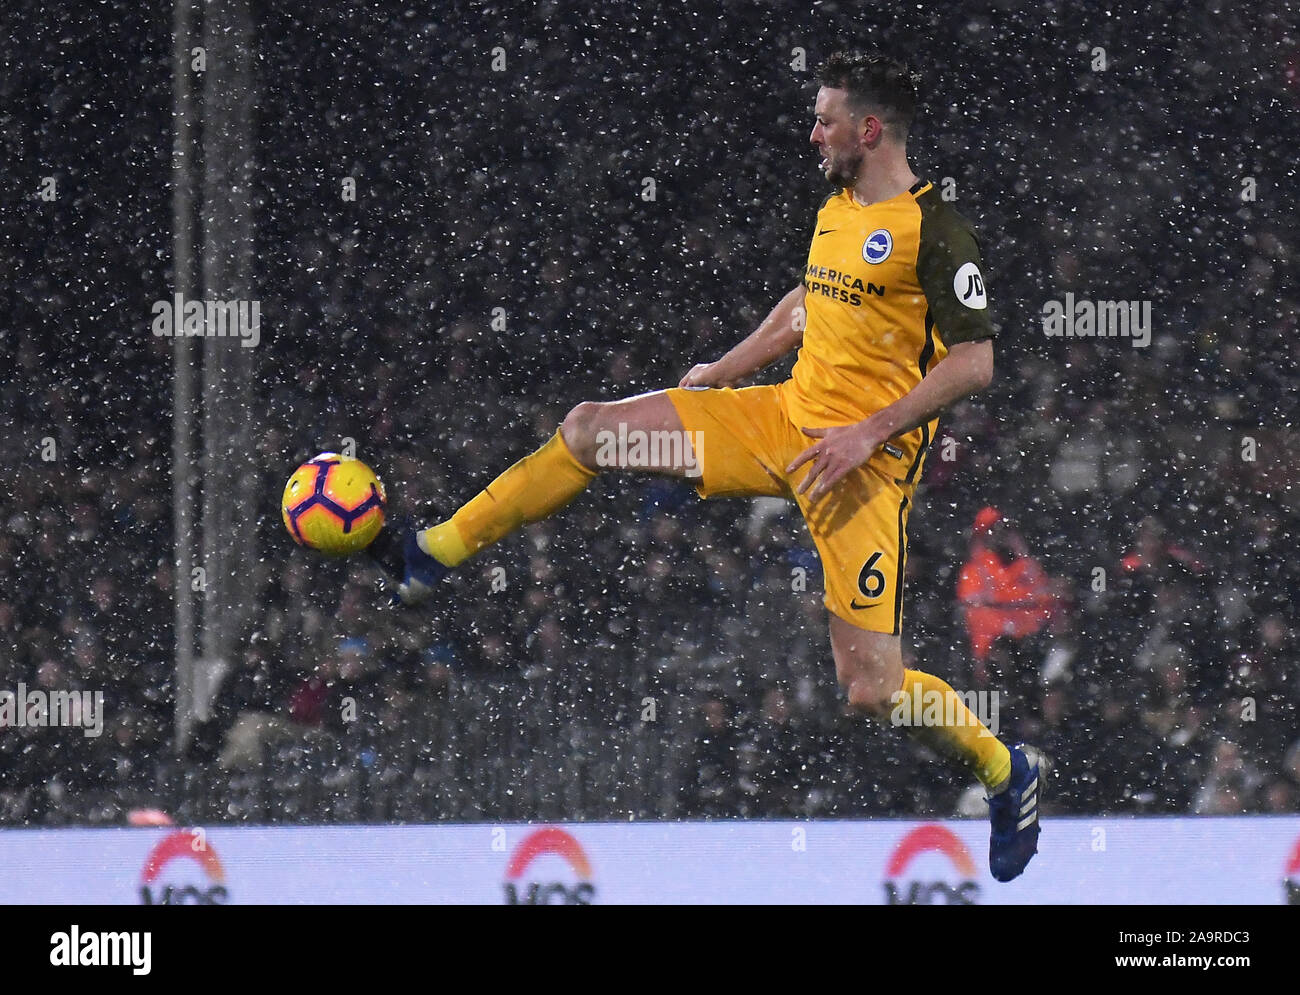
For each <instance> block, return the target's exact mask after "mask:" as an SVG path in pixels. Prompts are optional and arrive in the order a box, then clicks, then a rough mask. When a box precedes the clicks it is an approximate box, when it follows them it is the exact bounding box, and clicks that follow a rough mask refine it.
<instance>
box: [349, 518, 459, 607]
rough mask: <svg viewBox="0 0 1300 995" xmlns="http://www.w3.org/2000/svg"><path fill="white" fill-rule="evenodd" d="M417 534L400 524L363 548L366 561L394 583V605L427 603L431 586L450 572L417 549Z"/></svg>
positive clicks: (414, 530)
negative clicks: (369, 560)
mask: <svg viewBox="0 0 1300 995" xmlns="http://www.w3.org/2000/svg"><path fill="white" fill-rule="evenodd" d="M418 532H419V530H418V529H416V528H415V527H414V526H413V525H411V524H410V523H409V522H406V521H403V522H401V523H397V524H396V525H395V526H394V527H386V528H384V530H383V531H381V532H380V533H379V535H377V536H375V539H374V542H372V543H371V544H370V545H369V546H368V547H366V553H367V554H368V555H369V556H370V558H371V559H372V560H374V561H375V562H376V563H378V564H379V566H380V567H381V568H382V569H383V571H384V572H385V573H387V574H388V575H389V576H390V577H391V578H392V579H393V580H395V581H397V593H396V594H395V595H393V601H392V603H393V604H394V605H399V604H402V605H408V606H409V605H416V604H419V603H420V602H422V601H426V600H428V598H429V596H430V595H431V594H432V593H433V588H434V585H435V584H437V583H438V582H439V581H440V580H442V579H443V578H444V577H446V576H447V574H448V573H450V572H451V571H450V570H448V569H447V568H446V567H444V566H443V565H442V564H441V563H439V562H438V561H437V560H436V559H434V558H433V557H432V556H430V555H429V554H428V553H426V552H425V551H424V550H422V549H421V548H420V544H419V543H418V542H417V541H416V539H415V537H416V535H417V534H418Z"/></svg>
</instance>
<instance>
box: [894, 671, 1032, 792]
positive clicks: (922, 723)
mask: <svg viewBox="0 0 1300 995" xmlns="http://www.w3.org/2000/svg"><path fill="white" fill-rule="evenodd" d="M901 691H902V693H901V696H900V697H899V698H898V699H897V700H896V702H895V704H894V706H893V711H892V712H891V713H890V719H891V721H892V722H893V724H895V725H903V726H907V727H908V728H909V729H911V730H912V731H913V733H914V734H915V735H917V736H918V737H919V738H922V739H924V740H925V741H926V742H928V743H930V744H932V745H934V746H936V747H937V748H939V749H941V750H943V751H944V752H947V753H949V754H952V755H955V756H956V757H957V758H958V759H959V760H961V761H962V762H963V763H965V764H966V766H967V767H969V768H970V769H971V770H972V771H973V772H974V774H975V776H976V777H978V778H979V779H980V783H981V784H983V785H984V787H985V788H986V789H989V790H992V789H993V788H996V787H997V786H998V785H1000V784H1001V783H1002V782H1003V781H1005V780H1006V779H1007V777H1008V776H1010V774H1011V751H1010V750H1008V749H1007V748H1006V746H1004V745H1003V744H1002V742H1001V741H1000V740H999V739H998V738H997V737H996V736H994V735H993V733H991V732H990V731H989V729H988V727H987V726H985V725H984V723H983V722H981V721H980V720H979V718H978V717H976V715H975V713H974V712H972V711H971V710H970V709H969V708H967V707H966V703H965V702H964V701H963V700H962V699H961V696H960V695H958V694H957V692H956V691H954V690H953V689H952V687H951V686H949V684H948V683H947V682H946V681H944V680H941V679H940V678H938V677H935V676H934V675H933V674H926V673H923V672H921V671H919V670H905V671H904V672H903V687H902V689H901Z"/></svg>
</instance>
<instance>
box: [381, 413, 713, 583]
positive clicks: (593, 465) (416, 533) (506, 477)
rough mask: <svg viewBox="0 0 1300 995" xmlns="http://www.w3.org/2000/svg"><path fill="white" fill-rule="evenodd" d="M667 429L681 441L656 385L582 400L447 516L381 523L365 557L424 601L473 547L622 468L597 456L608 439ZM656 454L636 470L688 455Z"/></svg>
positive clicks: (549, 511) (681, 463) (683, 465)
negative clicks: (424, 522) (421, 525)
mask: <svg viewBox="0 0 1300 995" xmlns="http://www.w3.org/2000/svg"><path fill="white" fill-rule="evenodd" d="M634 432H642V433H657V432H675V433H678V436H677V437H678V438H679V439H681V440H682V443H681V444H682V445H683V446H689V441H688V440H686V436H685V433H684V432H683V431H682V423H681V419H680V418H679V417H678V415H677V410H676V409H675V408H674V407H673V405H672V402H671V401H669V400H668V397H667V396H666V395H665V394H664V392H663V391H656V392H654V393H651V394H642V395H640V396H638V397H630V398H626V399H624V400H621V401H611V402H605V403H601V402H594V401H584V402H583V403H582V404H579V405H578V406H577V407H575V408H574V409H573V410H572V411H570V412H569V414H568V415H567V416H566V417H565V419H564V422H563V424H562V425H561V426H560V430H559V431H558V432H556V433H555V435H553V436H552V437H551V439H550V440H549V441H548V442H547V443H546V444H545V445H543V446H542V447H541V448H540V449H538V450H537V451H536V452H534V453H531V454H530V455H528V456H525V457H524V458H523V459H521V460H520V461H519V462H518V463H516V464H514V466H512V467H510V468H509V469H508V470H506V471H505V472H504V473H502V474H501V475H500V476H499V477H497V478H496V480H494V481H492V483H491V484H489V485H488V486H487V487H486V488H484V489H483V490H482V491H480V492H479V493H478V494H477V495H475V496H474V497H473V498H471V499H470V500H469V501H467V502H466V503H465V504H464V505H462V506H461V507H460V508H459V509H458V510H457V511H456V513H455V514H454V515H452V516H451V517H450V518H448V519H447V520H446V521H443V522H440V523H438V524H437V525H434V526H433V527H432V528H427V529H417V528H414V527H411V526H407V525H399V526H397V527H395V528H393V529H385V530H384V532H382V533H381V534H380V535H379V537H378V538H377V539H376V540H375V542H374V543H373V544H372V547H371V549H372V556H373V557H374V558H375V559H376V560H377V561H378V562H379V563H380V565H381V566H383V567H384V568H385V569H386V570H387V571H388V572H389V573H390V574H392V575H393V576H394V577H398V578H401V583H400V585H399V587H398V596H399V598H400V599H401V601H403V602H405V603H406V604H413V603H415V602H418V601H421V600H424V599H425V598H426V597H427V596H428V594H429V593H430V590H431V588H432V587H433V586H434V585H435V584H437V583H438V582H439V581H440V580H442V579H443V577H445V576H446V575H447V574H448V572H450V571H451V570H452V569H453V568H454V567H456V566H458V565H459V564H461V563H462V562H464V561H465V560H467V559H469V557H471V556H473V555H474V554H475V553H478V552H479V551H480V550H483V549H485V548H486V547H488V546H491V545H492V544H493V543H495V542H498V541H500V540H501V539H502V538H504V537H505V536H507V535H509V534H510V533H511V532H513V531H515V530H516V529H518V528H520V527H521V526H523V525H527V524H530V523H532V522H538V521H541V520H542V519H544V518H548V517H549V516H551V515H553V514H555V513H556V512H557V511H559V510H560V509H561V508H563V507H564V506H565V505H567V504H568V503H569V502H570V501H572V500H573V499H574V498H576V497H577V496H578V495H579V494H581V493H582V492H583V491H584V490H585V489H586V487H587V485H588V484H589V483H591V481H592V480H593V479H594V478H595V476H596V474H597V473H599V472H601V471H602V470H611V469H623V468H624V467H621V466H620V465H619V463H618V462H617V461H612V462H609V463H608V464H607V465H603V464H602V460H601V459H600V458H599V457H600V455H601V453H602V451H603V450H604V449H606V448H608V447H606V446H604V445H603V443H604V442H605V441H606V440H608V439H609V438H610V436H608V435H605V434H604V433H611V434H612V437H613V438H620V437H622V438H624V439H626V438H627V437H628V436H629V434H630V433H634ZM654 452H655V455H656V456H658V457H661V459H659V460H658V461H657V462H651V463H649V464H648V465H647V464H645V463H640V464H639V465H638V466H637V467H636V469H640V470H644V471H646V472H650V473H660V474H669V475H673V476H684V475H685V474H686V472H687V469H688V468H689V467H691V466H693V465H694V463H693V459H694V457H693V455H692V454H689V453H685V452H684V451H682V450H681V449H680V448H677V449H675V448H673V447H664V448H663V450H662V451H660V450H658V449H655V450H654Z"/></svg>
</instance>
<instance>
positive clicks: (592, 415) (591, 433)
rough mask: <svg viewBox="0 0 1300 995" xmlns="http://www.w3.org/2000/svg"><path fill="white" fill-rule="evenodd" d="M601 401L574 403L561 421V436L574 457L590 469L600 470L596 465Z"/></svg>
mask: <svg viewBox="0 0 1300 995" xmlns="http://www.w3.org/2000/svg"><path fill="white" fill-rule="evenodd" d="M603 407H604V405H603V404H601V403H600V402H599V401H583V402H581V403H580V404H577V405H574V407H573V409H572V410H571V411H570V412H569V413H568V414H567V415H565V416H564V421H563V422H561V423H560V436H561V437H562V438H563V439H564V444H565V445H566V446H568V447H569V452H571V453H573V458H574V459H576V460H577V461H578V462H579V463H581V464H582V465H583V466H585V467H586V468H587V469H588V470H599V469H600V467H599V466H597V465H596V435H597V433H598V432H599V431H600V423H601V409H602V408H603Z"/></svg>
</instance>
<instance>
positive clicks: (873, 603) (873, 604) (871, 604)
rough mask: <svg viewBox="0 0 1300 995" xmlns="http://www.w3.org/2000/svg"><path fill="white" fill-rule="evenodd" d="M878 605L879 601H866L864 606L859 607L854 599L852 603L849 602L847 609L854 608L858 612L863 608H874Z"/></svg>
mask: <svg viewBox="0 0 1300 995" xmlns="http://www.w3.org/2000/svg"><path fill="white" fill-rule="evenodd" d="M878 604H880V602H879V601H868V602H867V603H866V604H865V605H860V604H858V599H857V598H854V599H853V600H852V601H850V602H849V607H850V608H856V609H857V610H858V611H861V610H862V609H863V608H875V607H876V605H878Z"/></svg>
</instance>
